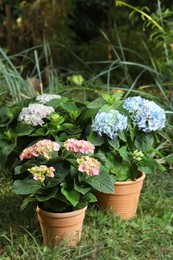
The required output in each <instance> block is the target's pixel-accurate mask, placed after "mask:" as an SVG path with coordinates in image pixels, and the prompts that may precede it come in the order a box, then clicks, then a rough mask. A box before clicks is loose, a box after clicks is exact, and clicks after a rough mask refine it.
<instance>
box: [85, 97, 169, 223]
mask: <svg viewBox="0 0 173 260" xmlns="http://www.w3.org/2000/svg"><path fill="white" fill-rule="evenodd" d="M90 115H92V116H91V117H90ZM86 118H88V120H89V119H90V124H89V123H88V125H89V127H88V130H87V134H88V137H87V139H88V140H89V141H90V142H92V143H93V144H94V145H95V146H96V151H97V156H99V158H100V160H101V163H102V165H103V166H104V167H105V171H107V174H108V175H111V176H114V177H115V179H116V181H115V185H114V194H110V195H109V194H102V193H100V192H99V193H97V199H98V204H99V205H100V207H101V208H105V209H108V210H111V211H112V212H113V213H114V214H116V215H119V216H120V218H121V219H130V218H133V217H134V216H135V214H136V209H137V205H138V201H139V196H140V191H141V189H142V185H143V180H144V178H145V174H152V173H154V171H155V170H156V169H159V170H161V171H164V170H165V168H164V166H163V165H161V164H160V163H159V158H160V156H161V153H160V151H159V150H157V147H158V144H159V140H160V139H159V138H158V133H159V132H161V130H162V129H163V128H164V127H165V121H166V116H165V111H164V110H163V109H162V108H161V107H160V106H158V105H157V104H156V103H155V102H154V101H150V100H148V99H145V98H142V97H140V96H134V97H128V98H126V99H123V98H122V93H116V94H113V95H108V94H103V95H102V97H100V98H97V99H96V100H94V101H92V102H90V103H89V104H88V111H87V113H86ZM127 195H128V197H127Z"/></svg>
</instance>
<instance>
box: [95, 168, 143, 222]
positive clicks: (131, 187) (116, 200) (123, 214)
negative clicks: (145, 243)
mask: <svg viewBox="0 0 173 260" xmlns="http://www.w3.org/2000/svg"><path fill="white" fill-rule="evenodd" d="M144 178H145V174H144V173H142V175H141V177H139V178H138V179H137V180H135V181H124V182H123V181H122V182H120V181H117V182H116V183H115V184H114V191H115V193H113V194H104V193H100V192H98V193H97V194H96V197H97V200H98V205H99V206H100V207H101V208H102V209H106V210H110V211H111V212H112V213H113V214H114V215H118V216H119V217H120V218H121V219H123V220H126V219H131V218H133V217H134V216H135V214H136V210H137V206H138V202H139V197H140V192H141V189H142V186H143V181H144Z"/></svg>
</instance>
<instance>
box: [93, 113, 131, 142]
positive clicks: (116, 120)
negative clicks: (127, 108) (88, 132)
mask: <svg viewBox="0 0 173 260" xmlns="http://www.w3.org/2000/svg"><path fill="white" fill-rule="evenodd" d="M91 127H92V130H93V131H95V132H97V133H98V135H100V136H102V135H103V134H106V135H107V136H108V137H109V138H111V139H115V138H116V137H117V135H118V133H120V132H122V131H123V130H125V129H126V128H127V117H126V116H124V115H122V114H120V113H119V112H118V111H117V110H114V109H111V110H109V111H108V112H101V111H100V110H99V112H98V113H97V115H96V117H95V119H94V120H93V122H92V126H91Z"/></svg>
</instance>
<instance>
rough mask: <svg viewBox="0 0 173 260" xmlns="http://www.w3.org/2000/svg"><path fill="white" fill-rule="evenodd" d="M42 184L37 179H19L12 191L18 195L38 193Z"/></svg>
mask: <svg viewBox="0 0 173 260" xmlns="http://www.w3.org/2000/svg"><path fill="white" fill-rule="evenodd" d="M40 188H41V184H40V183H38V182H37V181H35V180H17V181H15V182H14V183H13V187H12V191H13V192H14V193H16V194H18V195H29V194H36V192H37V191H38V190H39V189H40Z"/></svg>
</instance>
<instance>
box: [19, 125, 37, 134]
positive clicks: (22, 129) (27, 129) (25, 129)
mask: <svg viewBox="0 0 173 260" xmlns="http://www.w3.org/2000/svg"><path fill="white" fill-rule="evenodd" d="M34 130H35V129H34V127H32V126H31V125H28V124H24V123H19V124H18V126H17V128H16V133H17V135H18V136H26V135H30V134H31V133H32V132H33V131H34Z"/></svg>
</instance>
